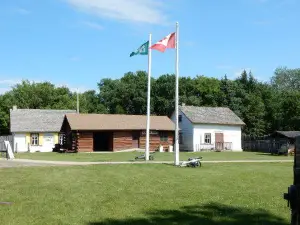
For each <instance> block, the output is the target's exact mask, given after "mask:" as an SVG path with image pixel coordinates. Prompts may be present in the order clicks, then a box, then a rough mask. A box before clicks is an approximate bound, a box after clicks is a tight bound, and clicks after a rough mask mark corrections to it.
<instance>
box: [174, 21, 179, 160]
mask: <svg viewBox="0 0 300 225" xmlns="http://www.w3.org/2000/svg"><path fill="white" fill-rule="evenodd" d="M175 37H176V39H175V41H176V43H175V46H176V47H175V48H176V59H175V79H176V87H175V117H176V120H175V121H176V123H175V160H174V161H175V162H174V163H175V165H176V166H178V165H179V140H178V139H179V125H178V116H179V113H178V104H179V96H178V95H179V94H178V92H179V88H178V86H179V82H178V77H179V66H178V64H179V48H178V47H179V23H178V22H176V34H175Z"/></svg>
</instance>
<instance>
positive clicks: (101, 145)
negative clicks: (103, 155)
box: [93, 131, 113, 152]
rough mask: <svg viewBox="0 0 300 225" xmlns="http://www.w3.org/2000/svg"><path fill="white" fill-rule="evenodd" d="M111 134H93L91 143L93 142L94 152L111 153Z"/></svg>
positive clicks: (104, 132)
mask: <svg viewBox="0 0 300 225" xmlns="http://www.w3.org/2000/svg"><path fill="white" fill-rule="evenodd" d="M112 137H113V135H112V132H106V131H103V132H94V135H93V142H94V151H95V152H99V151H112V143H113V138H112Z"/></svg>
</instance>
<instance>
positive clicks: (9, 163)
mask: <svg viewBox="0 0 300 225" xmlns="http://www.w3.org/2000/svg"><path fill="white" fill-rule="evenodd" d="M201 162H202V163H204V164H206V163H286V162H293V160H214V161H205V160H203V161H201ZM173 163H174V162H173V161H149V162H145V161H127V162H70V161H46V160H31V159H14V160H6V159H1V160H0V168H6V167H21V166H25V167H28V166H75V165H110V164H173Z"/></svg>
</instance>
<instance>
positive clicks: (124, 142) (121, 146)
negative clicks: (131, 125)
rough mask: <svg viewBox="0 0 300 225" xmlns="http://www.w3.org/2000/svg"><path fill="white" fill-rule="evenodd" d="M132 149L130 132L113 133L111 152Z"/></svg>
mask: <svg viewBox="0 0 300 225" xmlns="http://www.w3.org/2000/svg"><path fill="white" fill-rule="evenodd" d="M131 148H132V132H131V131H115V132H114V134H113V151H120V150H126V149H131Z"/></svg>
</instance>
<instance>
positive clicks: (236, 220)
mask: <svg viewBox="0 0 300 225" xmlns="http://www.w3.org/2000/svg"><path fill="white" fill-rule="evenodd" d="M121 224H132V225H142V224H143V225H150V224H151V225H153V224H165V225H166V224H180V225H200V224H201V225H229V224H230V225H241V224H243V225H250V224H251V225H255V224H257V225H258V224H264V225H271V224H272V225H287V224H288V222H287V221H286V220H285V219H283V218H281V217H279V216H276V215H273V214H271V213H269V212H268V211H266V210H264V209H258V210H251V209H248V208H239V207H233V206H229V205H223V204H219V203H210V204H205V205H194V206H186V207H182V208H181V209H179V210H156V211H151V212H148V213H145V214H144V215H142V216H139V215H137V217H136V218H131V219H124V220H110V219H108V220H105V221H101V222H90V223H88V224H87V225H121Z"/></svg>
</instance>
